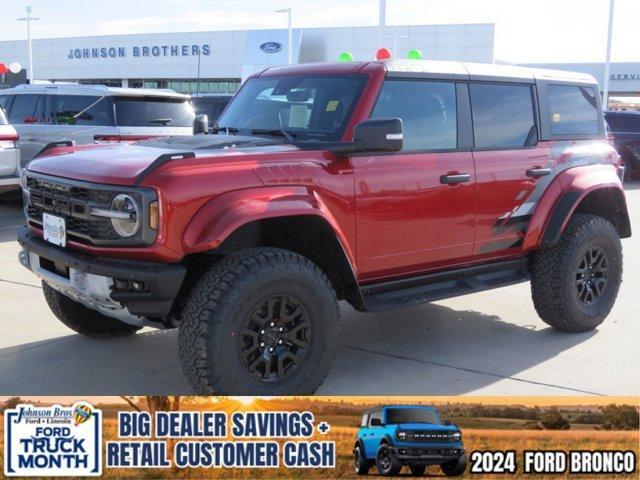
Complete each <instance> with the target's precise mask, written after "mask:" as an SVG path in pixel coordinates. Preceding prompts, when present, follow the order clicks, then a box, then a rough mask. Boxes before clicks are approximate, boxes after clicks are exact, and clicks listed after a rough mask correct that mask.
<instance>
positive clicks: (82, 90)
mask: <svg viewBox="0 0 640 480" xmlns="http://www.w3.org/2000/svg"><path fill="white" fill-rule="evenodd" d="M2 93H3V94H15V93H18V94H19V93H39V94H43V93H48V94H51V95H101V96H118V97H170V98H184V99H187V98H189V97H188V95H183V94H181V93H177V92H174V91H173V90H168V89H167V90H165V89H159V90H156V89H151V88H122V87H107V86H105V85H81V84H77V83H49V84H35V85H18V86H17V87H13V88H8V89H5V90H2Z"/></svg>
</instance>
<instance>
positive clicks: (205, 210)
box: [183, 186, 356, 274]
mask: <svg viewBox="0 0 640 480" xmlns="http://www.w3.org/2000/svg"><path fill="white" fill-rule="evenodd" d="M300 215H314V216H316V217H320V218H321V219H323V220H324V221H325V222H326V223H327V224H328V225H329V226H330V227H331V229H332V230H333V233H334V235H335V236H336V238H337V240H338V243H339V244H340V245H341V247H342V249H343V251H344V253H345V256H346V258H347V260H348V261H349V263H350V265H351V268H352V270H353V271H354V274H355V268H354V266H355V265H356V261H355V255H354V252H353V251H352V250H351V248H350V246H349V242H348V241H347V238H346V236H345V234H344V233H343V231H342V229H341V228H340V225H339V224H338V222H337V221H336V219H335V218H334V217H333V215H332V213H331V212H330V211H329V209H328V208H327V206H326V205H325V203H324V202H323V200H322V198H321V197H320V195H318V193H317V192H316V191H314V190H313V189H311V188H308V187H303V186H279V187H256V188H248V189H243V190H236V191H232V192H229V193H225V194H222V195H220V196H218V197H215V198H213V199H211V200H209V201H208V202H207V203H205V204H204V206H202V207H201V208H200V210H198V212H197V213H196V214H195V215H194V217H193V218H192V219H191V221H190V222H189V224H188V225H187V228H186V229H185V232H184V234H183V247H184V251H185V253H187V254H189V253H199V252H204V251H209V250H214V249H215V248H217V247H219V246H220V245H221V244H222V243H223V242H224V241H225V239H227V238H228V237H229V236H230V235H231V234H232V233H233V232H235V231H236V230H237V229H238V228H240V227H242V226H243V225H246V224H248V223H251V222H254V221H257V220H264V219H269V218H278V217H288V216H300Z"/></svg>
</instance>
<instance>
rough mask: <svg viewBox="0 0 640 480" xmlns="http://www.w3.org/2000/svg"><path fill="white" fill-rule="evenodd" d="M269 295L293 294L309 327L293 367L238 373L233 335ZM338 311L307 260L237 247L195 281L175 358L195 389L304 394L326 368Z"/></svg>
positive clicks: (239, 365) (331, 354) (331, 294)
mask: <svg viewBox="0 0 640 480" xmlns="http://www.w3.org/2000/svg"><path fill="white" fill-rule="evenodd" d="M276 294H281V295H287V294H288V295H294V296H295V297H296V298H297V299H299V300H300V302H302V304H303V305H304V307H305V308H306V310H307V311H308V312H309V317H310V320H311V328H312V329H313V331H312V335H311V340H310V345H309V348H308V351H307V353H306V356H305V357H304V359H303V361H302V363H301V364H300V365H299V366H297V367H296V370H295V371H293V373H291V374H290V375H289V376H288V377H284V378H283V379H281V380H279V381H276V382H271V383H268V382H263V381H260V380H257V379H256V378H252V377H251V375H250V373H249V372H247V371H246V370H245V367H244V366H243V364H242V362H241V360H240V358H239V347H238V345H237V343H238V339H237V335H239V334H240V333H239V332H240V329H241V328H242V325H243V322H244V321H245V318H246V317H247V315H248V314H249V313H250V312H251V308H252V307H253V306H254V305H255V304H256V301H257V300H258V301H259V299H261V298H266V297H268V296H269V295H276ZM339 316H340V314H339V310H338V301H337V298H336V294H335V291H334V289H333V287H332V286H331V283H330V282H329V279H328V278H327V277H326V275H325V274H324V273H323V272H322V271H321V270H320V269H319V268H318V267H317V266H316V265H315V264H314V263H312V262H311V261H310V260H308V259H307V258H305V257H303V256H301V255H298V254H296V253H294V252H291V251H288V250H282V249H278V248H264V247H263V248H251V249H247V250H242V251H239V252H236V253H232V254H230V255H228V256H226V257H224V258H222V259H220V260H219V261H217V262H216V263H214V264H212V265H211V267H209V268H208V269H207V270H206V271H205V272H204V273H203V274H202V275H201V277H200V278H199V279H198V280H197V281H196V284H195V286H194V288H193V290H192V291H191V293H190V295H189V298H188V299H187V302H186V307H185V308H184V309H183V312H182V315H181V320H180V324H179V332H178V351H179V356H180V362H181V364H182V368H183V370H184V373H185V375H186V376H187V379H188V380H189V382H190V383H191V386H192V387H193V388H194V390H195V391H196V392H197V393H199V394H209V393H217V394H236V395H241V394H242V395H259V394H263V395H293V394H296V395H303V394H305V395H309V394H312V393H314V392H315V391H316V390H317V389H318V387H319V386H320V385H321V384H322V382H323V381H324V379H325V377H326V376H327V374H328V373H329V368H330V366H331V361H332V360H333V357H334V353H335V349H336V344H337V336H338V325H339Z"/></svg>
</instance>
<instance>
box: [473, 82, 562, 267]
mask: <svg viewBox="0 0 640 480" xmlns="http://www.w3.org/2000/svg"><path fill="white" fill-rule="evenodd" d="M469 89H470V95H471V111H472V112H473V114H472V118H473V130H474V141H475V149H474V152H473V158H474V161H475V165H476V175H477V210H476V242H475V247H474V254H475V255H482V256H487V257H493V256H498V257H500V256H505V255H510V254H517V253H519V252H520V251H521V249H522V242H523V239H524V235H525V233H526V231H527V227H528V225H529V222H530V220H531V214H532V213H533V210H534V209H535V206H536V204H537V201H538V200H539V199H540V197H541V195H542V193H543V192H544V190H545V189H546V187H547V185H548V184H549V182H550V181H551V180H552V179H553V176H554V173H555V172H554V162H553V159H552V157H551V155H550V152H549V149H548V146H547V144H546V143H539V142H538V126H537V120H536V117H537V115H536V111H535V108H534V105H535V96H534V95H535V93H534V88H533V84H528V83H527V84H514V83H474V82H472V83H471V84H470V85H469Z"/></svg>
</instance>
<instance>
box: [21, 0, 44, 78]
mask: <svg viewBox="0 0 640 480" xmlns="http://www.w3.org/2000/svg"><path fill="white" fill-rule="evenodd" d="M18 20H19V21H21V22H27V55H28V56H29V71H28V72H27V73H28V74H29V77H28V78H29V83H33V51H32V50H31V20H40V19H39V18H37V17H32V16H31V7H27V16H26V17H22V18H18Z"/></svg>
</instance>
